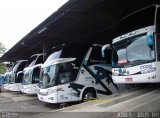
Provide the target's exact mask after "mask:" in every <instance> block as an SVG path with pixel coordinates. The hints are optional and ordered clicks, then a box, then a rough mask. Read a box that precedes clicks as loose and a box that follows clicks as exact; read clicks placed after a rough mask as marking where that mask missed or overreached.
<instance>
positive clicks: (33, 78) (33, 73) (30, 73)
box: [21, 54, 43, 94]
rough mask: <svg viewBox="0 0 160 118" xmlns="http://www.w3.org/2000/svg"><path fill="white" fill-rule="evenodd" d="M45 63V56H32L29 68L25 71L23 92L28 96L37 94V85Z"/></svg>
mask: <svg viewBox="0 0 160 118" xmlns="http://www.w3.org/2000/svg"><path fill="white" fill-rule="evenodd" d="M42 63H43V54H35V55H32V56H31V57H30V58H29V60H28V66H27V67H26V68H24V70H23V81H22V87H21V92H22V93H27V94H36V93H37V84H38V83H39V75H40V69H41V65H42Z"/></svg>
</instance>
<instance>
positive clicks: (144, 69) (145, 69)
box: [140, 64, 156, 74]
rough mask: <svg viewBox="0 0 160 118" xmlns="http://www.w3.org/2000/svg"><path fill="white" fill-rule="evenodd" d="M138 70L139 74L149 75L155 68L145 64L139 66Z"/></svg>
mask: <svg viewBox="0 0 160 118" xmlns="http://www.w3.org/2000/svg"><path fill="white" fill-rule="evenodd" d="M140 70H141V73H143V74H144V73H151V72H153V71H155V70H156V68H155V67H153V66H152V64H147V65H141V66H140Z"/></svg>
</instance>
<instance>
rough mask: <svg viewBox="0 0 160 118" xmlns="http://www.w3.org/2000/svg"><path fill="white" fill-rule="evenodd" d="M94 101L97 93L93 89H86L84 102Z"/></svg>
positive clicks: (83, 97)
mask: <svg viewBox="0 0 160 118" xmlns="http://www.w3.org/2000/svg"><path fill="white" fill-rule="evenodd" d="M94 99H96V91H95V90H94V89H92V88H88V89H86V90H85V91H84V93H83V96H82V101H83V102H85V101H89V100H94Z"/></svg>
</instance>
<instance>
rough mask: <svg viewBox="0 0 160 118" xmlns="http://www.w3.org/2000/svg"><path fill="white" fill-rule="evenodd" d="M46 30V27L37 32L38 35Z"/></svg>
mask: <svg viewBox="0 0 160 118" xmlns="http://www.w3.org/2000/svg"><path fill="white" fill-rule="evenodd" d="M46 29H47V27H44V28H42V29H41V30H39V31H38V34H40V33H42V32H44V31H45V30H46Z"/></svg>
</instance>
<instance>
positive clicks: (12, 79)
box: [8, 60, 27, 91]
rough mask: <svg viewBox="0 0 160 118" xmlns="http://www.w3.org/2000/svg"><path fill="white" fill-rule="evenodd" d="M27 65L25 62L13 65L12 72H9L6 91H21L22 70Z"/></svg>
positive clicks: (20, 61) (21, 61)
mask: <svg viewBox="0 0 160 118" xmlns="http://www.w3.org/2000/svg"><path fill="white" fill-rule="evenodd" d="M26 64H27V60H19V61H17V62H16V63H15V66H14V67H13V69H12V71H10V76H9V84H8V90H9V91H21V82H22V77H23V73H22V71H23V69H24V68H25V66H26Z"/></svg>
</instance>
